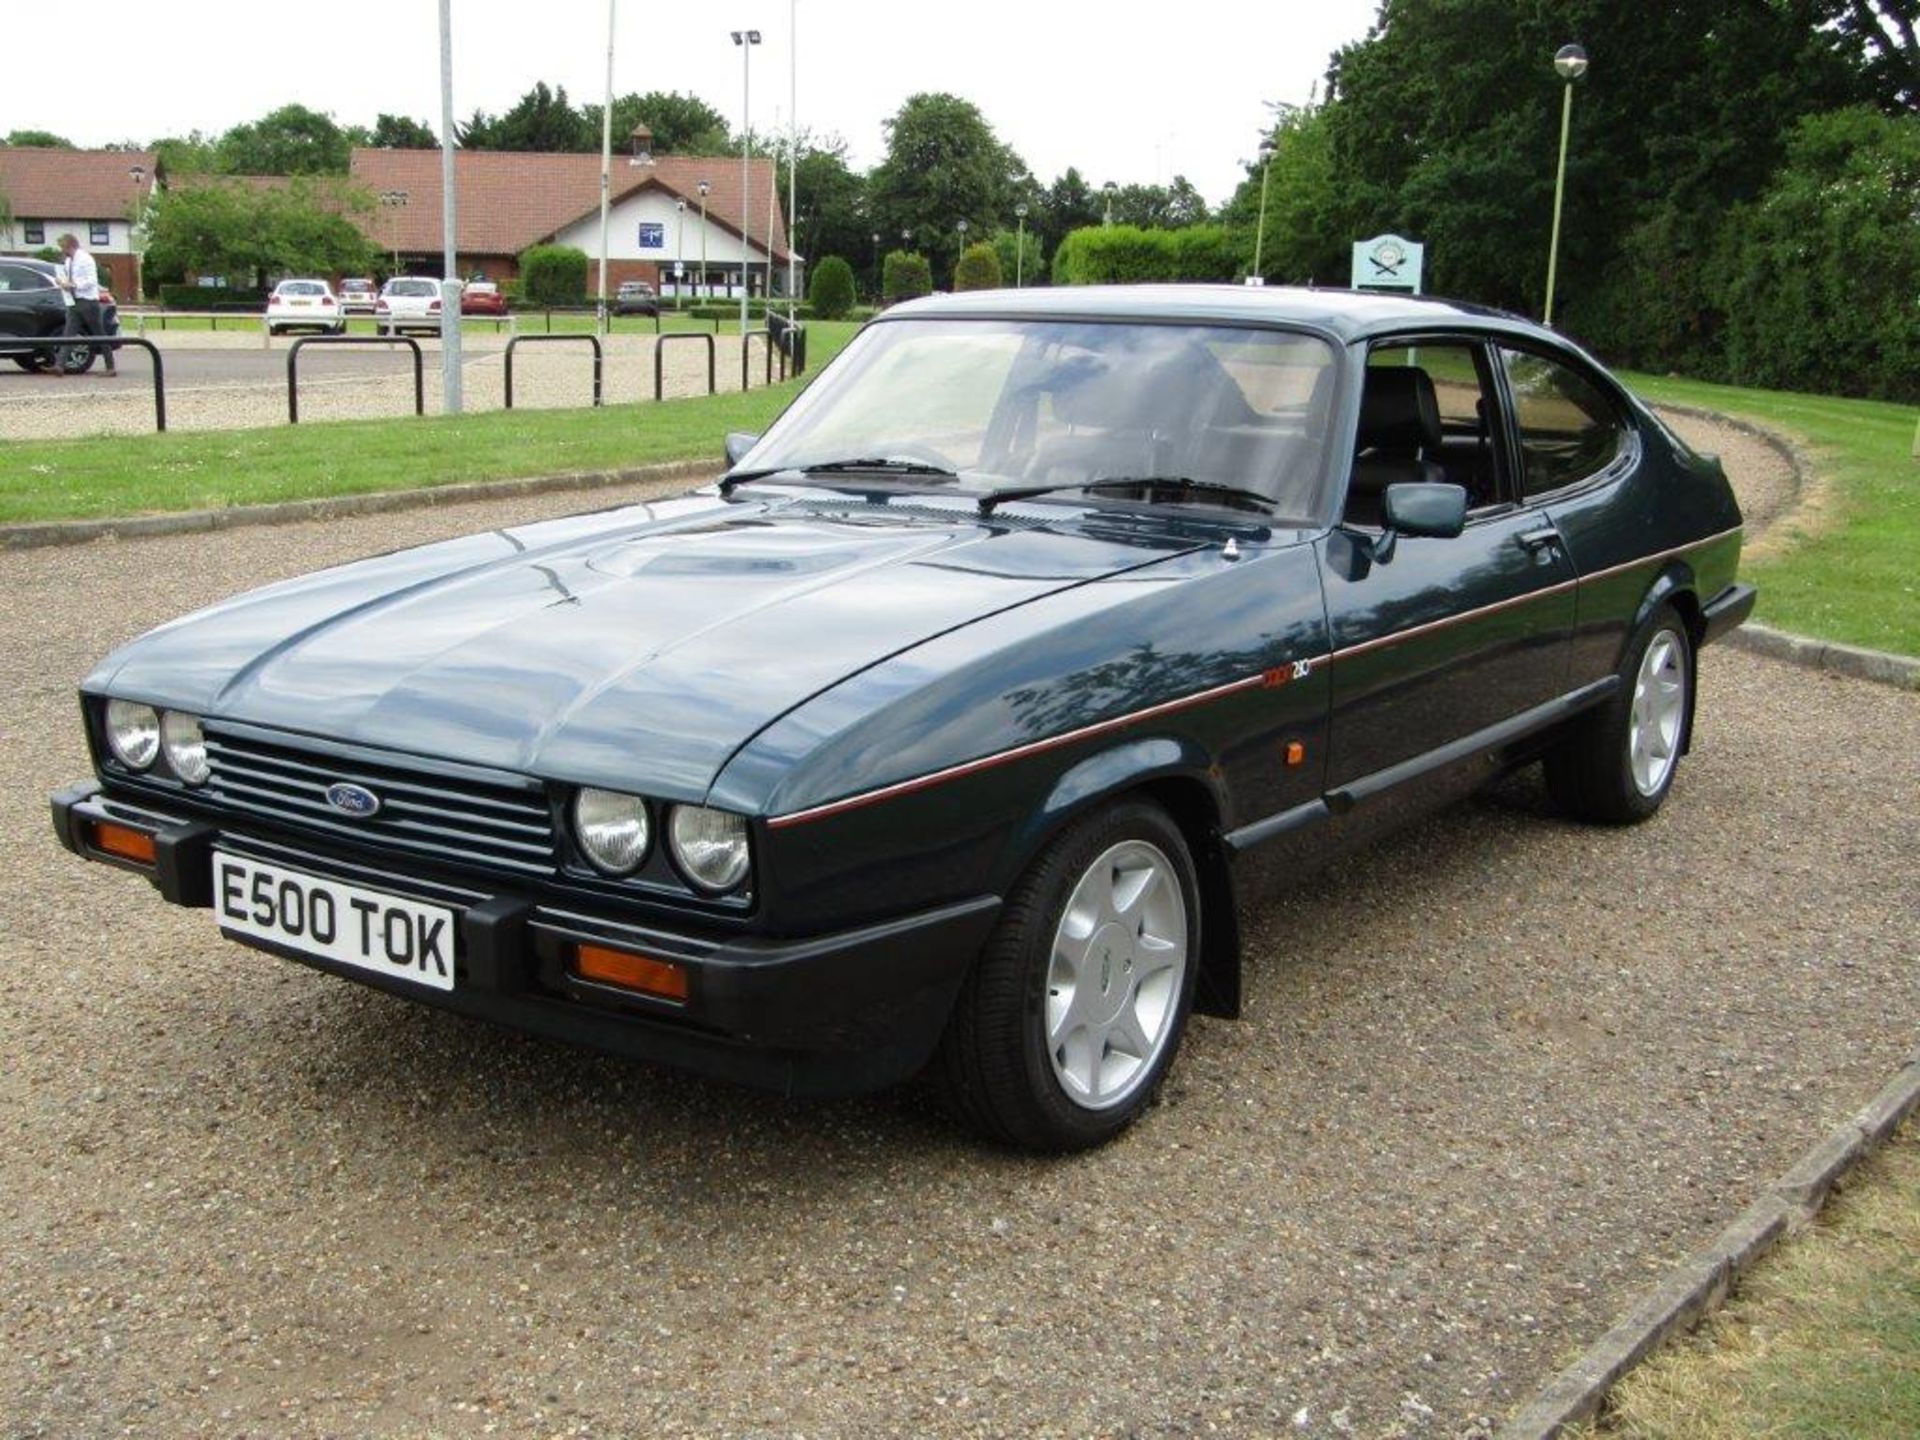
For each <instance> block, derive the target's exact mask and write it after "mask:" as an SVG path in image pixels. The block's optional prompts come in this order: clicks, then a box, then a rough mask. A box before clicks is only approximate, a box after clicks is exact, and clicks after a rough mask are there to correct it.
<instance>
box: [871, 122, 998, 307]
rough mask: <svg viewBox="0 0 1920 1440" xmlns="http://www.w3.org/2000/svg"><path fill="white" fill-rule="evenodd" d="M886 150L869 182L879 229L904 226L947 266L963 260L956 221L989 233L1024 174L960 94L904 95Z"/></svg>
mask: <svg viewBox="0 0 1920 1440" xmlns="http://www.w3.org/2000/svg"><path fill="white" fill-rule="evenodd" d="M886 132H887V154H886V158H885V159H884V160H882V161H881V162H880V164H879V165H877V166H876V167H875V168H874V170H873V173H872V175H871V176H870V177H869V179H868V188H867V193H868V202H869V205H870V213H871V215H872V217H873V221H874V228H875V229H877V230H879V231H880V232H881V233H882V234H886V235H898V234H900V233H901V232H902V231H906V232H908V233H909V234H910V236H911V237H912V243H913V244H914V245H915V246H916V248H918V249H919V250H920V251H921V252H923V253H930V254H931V255H932V256H933V258H934V260H935V261H936V262H937V263H938V264H939V265H940V266H941V268H943V269H945V268H948V267H950V266H951V265H952V264H953V262H954V260H955V259H956V258H957V257H958V252H959V248H960V244H959V231H958V228H957V225H956V222H958V221H961V220H965V221H966V222H967V223H968V225H969V227H970V228H972V229H974V230H976V231H978V232H979V233H981V234H991V233H992V232H993V231H994V230H995V229H996V228H998V227H999V225H1000V224H1001V223H1002V221H1003V219H1004V218H1006V216H1007V212H1008V211H1009V210H1010V209H1011V208H1012V197H1013V193H1014V191H1015V188H1016V186H1017V185H1018V183H1019V181H1020V179H1021V177H1022V176H1024V175H1025V173H1026V166H1025V165H1023V164H1022V163H1021V161H1020V157H1019V156H1017V155H1015V154H1014V153H1013V151H1012V150H1010V149H1009V148H1008V147H1007V146H1005V145H1003V144H1002V143H1001V142H1000V140H999V139H998V138H997V137H996V136H995V135H994V133H993V127H992V126H990V125H988V124H987V122H986V119H985V117H984V116H982V115H981V113H980V111H979V109H978V108H977V107H975V106H974V105H972V104H970V103H969V102H967V101H965V100H962V99H960V98H959V97H958V96H955V95H944V94H920V95H911V96H909V97H908V98H907V100H906V103H905V104H903V105H902V106H901V107H900V109H899V110H898V111H896V112H895V114H894V116H893V118H892V119H891V120H889V121H887V122H886Z"/></svg>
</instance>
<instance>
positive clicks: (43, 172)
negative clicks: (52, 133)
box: [0, 145, 159, 220]
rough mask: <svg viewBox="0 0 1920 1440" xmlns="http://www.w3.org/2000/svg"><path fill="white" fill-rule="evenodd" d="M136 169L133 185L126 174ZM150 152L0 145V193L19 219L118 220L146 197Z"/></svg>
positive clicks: (153, 167) (152, 165) (152, 162)
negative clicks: (138, 177)
mask: <svg viewBox="0 0 1920 1440" xmlns="http://www.w3.org/2000/svg"><path fill="white" fill-rule="evenodd" d="M136 165H138V166H139V167H140V168H141V169H142V170H144V171H145V172H146V176H145V178H144V179H143V180H141V181H140V182H139V183H138V184H136V183H135V182H134V179H133V176H132V175H131V174H130V173H129V172H130V171H131V170H132V169H133V167H134V166H136ZM158 168H159V161H158V160H156V159H155V158H154V155H153V152H152V151H150V150H61V149H54V148H46V149H42V148H40V147H39V146H14V145H0V188H4V189H5V190H6V192H7V200H8V203H10V204H11V205H12V206H13V213H14V215H15V217H16V218H18V219H21V220H36V219H45V220H124V219H126V218H127V216H128V215H129V214H130V213H131V212H132V210H133V207H134V206H135V204H137V203H138V202H139V201H140V199H141V198H142V197H143V196H145V195H147V194H148V193H150V192H151V190H152V188H153V180H154V174H155V172H156V171H157V170H158Z"/></svg>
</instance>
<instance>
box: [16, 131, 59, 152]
mask: <svg viewBox="0 0 1920 1440" xmlns="http://www.w3.org/2000/svg"><path fill="white" fill-rule="evenodd" d="M0 145H11V146H21V147H25V146H29V145H37V146H42V147H45V148H47V149H52V150H71V149H73V142H72V141H71V140H69V139H67V137H66V136H64V135H56V134H54V133H53V132H52V131H51V130H12V131H9V132H8V133H7V138H6V139H5V140H0Z"/></svg>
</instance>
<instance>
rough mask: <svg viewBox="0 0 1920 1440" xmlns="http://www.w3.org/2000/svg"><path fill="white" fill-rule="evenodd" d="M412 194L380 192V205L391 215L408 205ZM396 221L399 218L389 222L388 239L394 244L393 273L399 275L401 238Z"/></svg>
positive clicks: (392, 191) (398, 191)
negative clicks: (397, 232) (397, 231)
mask: <svg viewBox="0 0 1920 1440" xmlns="http://www.w3.org/2000/svg"><path fill="white" fill-rule="evenodd" d="M411 193H412V192H410V191H407V190H382V191H381V192H380V203H381V204H382V205H384V206H385V207H386V209H387V213H388V214H390V215H391V214H393V213H394V212H395V211H396V210H397V209H398V208H399V207H400V206H402V205H404V204H406V203H407V201H408V199H409V198H410V197H411ZM396 221H397V217H396V220H395V221H389V222H388V223H387V239H389V240H391V241H392V242H393V273H394V274H396V275H398V274H399V273H400V237H399V235H397V234H396V233H395V231H396V230H397V229H398V225H397V223H396Z"/></svg>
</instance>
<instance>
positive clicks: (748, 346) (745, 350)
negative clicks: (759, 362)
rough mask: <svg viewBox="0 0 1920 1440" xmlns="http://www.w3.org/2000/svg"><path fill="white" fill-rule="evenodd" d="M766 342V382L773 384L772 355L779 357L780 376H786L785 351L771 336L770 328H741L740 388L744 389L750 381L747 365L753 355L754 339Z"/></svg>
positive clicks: (782, 377)
mask: <svg viewBox="0 0 1920 1440" xmlns="http://www.w3.org/2000/svg"><path fill="white" fill-rule="evenodd" d="M756 337H758V338H759V339H762V340H765V341H766V342H767V384H769V385H771V384H773V357H774V356H775V355H778V356H779V357H780V378H781V379H782V380H784V379H786V378H787V352H786V351H784V350H782V349H781V348H780V346H779V344H778V343H777V342H776V341H775V340H774V338H773V332H772V331H771V330H743V331H741V332H740V388H741V389H742V390H745V389H746V388H747V386H748V384H749V383H750V376H751V373H752V372H751V371H750V370H749V368H748V366H749V363H750V361H751V360H752V357H753V342H754V339H755V338H756Z"/></svg>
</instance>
